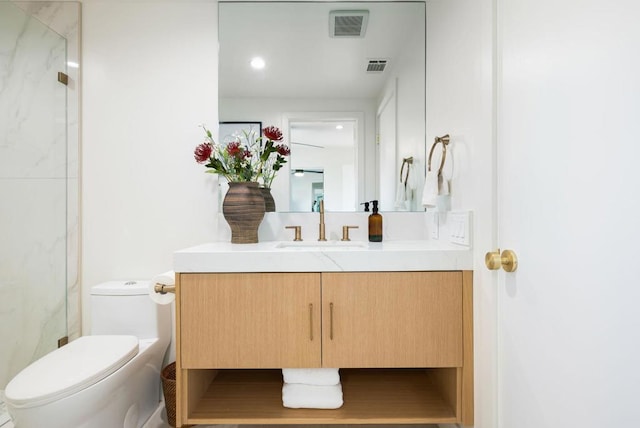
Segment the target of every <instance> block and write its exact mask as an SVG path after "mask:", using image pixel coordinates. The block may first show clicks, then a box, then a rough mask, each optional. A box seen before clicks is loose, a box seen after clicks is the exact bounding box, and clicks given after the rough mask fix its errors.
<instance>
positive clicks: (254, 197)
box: [222, 181, 265, 244]
mask: <svg viewBox="0 0 640 428" xmlns="http://www.w3.org/2000/svg"><path fill="white" fill-rule="evenodd" d="M264 212H265V204H264V198H263V197H262V193H261V192H260V188H259V187H258V183H257V182H247V181H238V182H230V183H229V190H228V191H227V194H226V195H225V197H224V200H223V202H222V214H223V215H224V219H225V220H226V221H227V223H229V226H230V227H231V243H232V244H255V243H256V242H258V227H260V223H262V219H263V218H264Z"/></svg>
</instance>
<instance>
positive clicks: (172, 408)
mask: <svg viewBox="0 0 640 428" xmlns="http://www.w3.org/2000/svg"><path fill="white" fill-rule="evenodd" d="M160 379H162V392H163V393H164V407H165V409H166V410H167V421H168V422H169V425H171V426H172V427H175V426H176V363H171V364H169V365H168V366H166V367H165V368H163V369H162V372H161V373H160Z"/></svg>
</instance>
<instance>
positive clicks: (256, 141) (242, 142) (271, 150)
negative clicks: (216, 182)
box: [194, 125, 291, 188]
mask: <svg viewBox="0 0 640 428" xmlns="http://www.w3.org/2000/svg"><path fill="white" fill-rule="evenodd" d="M202 128H203V129H204V132H205V141H204V142H202V143H200V144H199V145H198V146H197V147H196V149H195V151H194V158H195V160H196V162H198V163H200V164H204V166H205V167H206V168H207V170H206V172H208V173H212V174H219V175H221V176H223V177H224V178H226V179H227V180H228V181H230V182H234V181H259V180H260V181H262V184H263V186H264V187H267V188H270V187H271V184H272V183H273V179H274V178H275V176H276V173H277V172H278V171H279V170H280V169H281V168H282V166H283V165H284V164H285V163H287V160H286V159H285V156H288V155H289V154H290V153H291V151H290V149H289V147H287V146H286V145H284V144H282V132H281V131H280V129H278V128H277V127H275V126H268V127H266V128H265V129H264V130H263V132H262V134H263V135H256V134H257V132H256V131H255V130H253V129H251V130H249V131H242V133H241V134H237V135H234V140H233V141H231V142H229V143H227V144H218V143H216V142H215V141H214V139H213V136H212V134H211V131H209V130H208V129H207V128H206V127H205V126H204V125H202Z"/></svg>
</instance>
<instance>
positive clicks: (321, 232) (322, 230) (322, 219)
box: [318, 200, 327, 241]
mask: <svg viewBox="0 0 640 428" xmlns="http://www.w3.org/2000/svg"><path fill="white" fill-rule="evenodd" d="M324 235H325V233H324V200H320V235H319V236H318V241H326V240H327V238H326V237H325V236H324Z"/></svg>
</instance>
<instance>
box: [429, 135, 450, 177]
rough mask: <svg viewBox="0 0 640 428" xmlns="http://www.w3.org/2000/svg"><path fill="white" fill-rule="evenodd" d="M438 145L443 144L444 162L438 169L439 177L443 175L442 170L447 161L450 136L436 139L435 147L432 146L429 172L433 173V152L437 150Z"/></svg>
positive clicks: (442, 161) (441, 162)
mask: <svg viewBox="0 0 640 428" xmlns="http://www.w3.org/2000/svg"><path fill="white" fill-rule="evenodd" d="M438 143H442V160H441V161H440V168H438V175H442V168H443V167H444V161H445V160H446V159H447V146H448V145H449V134H446V135H443V136H442V137H436V139H435V142H434V143H433V146H431V151H430V152H429V169H428V170H427V171H431V157H432V156H433V150H434V149H435V148H436V146H437V145H438Z"/></svg>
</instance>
